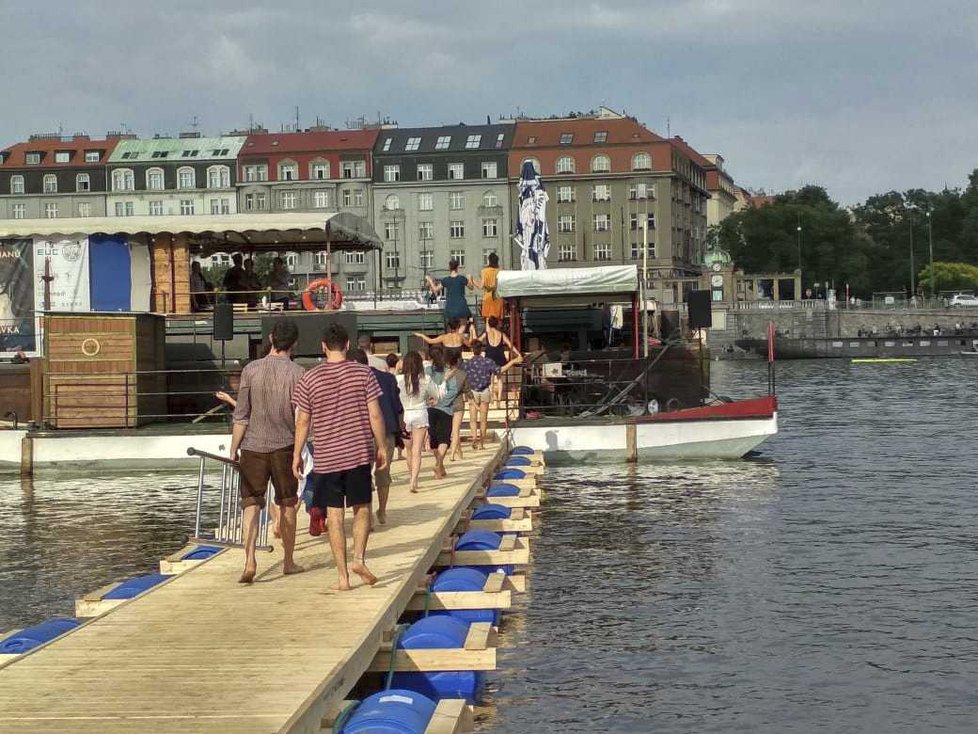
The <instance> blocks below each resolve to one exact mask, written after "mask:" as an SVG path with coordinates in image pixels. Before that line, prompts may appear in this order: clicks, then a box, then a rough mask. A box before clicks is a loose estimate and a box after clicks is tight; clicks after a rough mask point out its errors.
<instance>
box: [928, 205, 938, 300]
mask: <svg viewBox="0 0 978 734" xmlns="http://www.w3.org/2000/svg"><path fill="white" fill-rule="evenodd" d="M927 249H928V250H929V254H930V297H931V298H937V275H936V273H935V272H934V229H933V228H932V227H931V219H930V212H927Z"/></svg>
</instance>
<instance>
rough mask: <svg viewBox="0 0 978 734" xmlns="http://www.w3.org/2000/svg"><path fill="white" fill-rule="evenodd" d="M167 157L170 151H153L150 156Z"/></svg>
mask: <svg viewBox="0 0 978 734" xmlns="http://www.w3.org/2000/svg"><path fill="white" fill-rule="evenodd" d="M168 155H170V151H168V150H154V151H153V154H152V156H150V157H151V158H166V157H167V156H168Z"/></svg>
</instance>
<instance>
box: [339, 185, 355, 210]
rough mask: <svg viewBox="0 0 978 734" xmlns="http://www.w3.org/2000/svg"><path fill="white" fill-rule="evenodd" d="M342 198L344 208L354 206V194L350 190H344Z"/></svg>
mask: <svg viewBox="0 0 978 734" xmlns="http://www.w3.org/2000/svg"><path fill="white" fill-rule="evenodd" d="M341 197H342V200H343V206H352V205H353V192H352V191H350V189H343V193H342V194H341Z"/></svg>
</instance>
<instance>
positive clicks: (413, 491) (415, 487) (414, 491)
mask: <svg viewBox="0 0 978 734" xmlns="http://www.w3.org/2000/svg"><path fill="white" fill-rule="evenodd" d="M417 493H418V486H417V485H416V484H412V485H411V494H417Z"/></svg>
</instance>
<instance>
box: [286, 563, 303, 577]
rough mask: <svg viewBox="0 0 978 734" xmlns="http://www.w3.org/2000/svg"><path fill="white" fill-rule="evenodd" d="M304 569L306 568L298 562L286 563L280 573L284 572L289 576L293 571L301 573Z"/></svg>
mask: <svg viewBox="0 0 978 734" xmlns="http://www.w3.org/2000/svg"><path fill="white" fill-rule="evenodd" d="M305 570H306V569H304V568H303V567H302V566H300V565H299V564H298V563H287V564H285V566H284V567H283V568H282V573H283V574H285V575H286V576H291V575H292V574H294V573H302V572H303V571H305Z"/></svg>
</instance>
